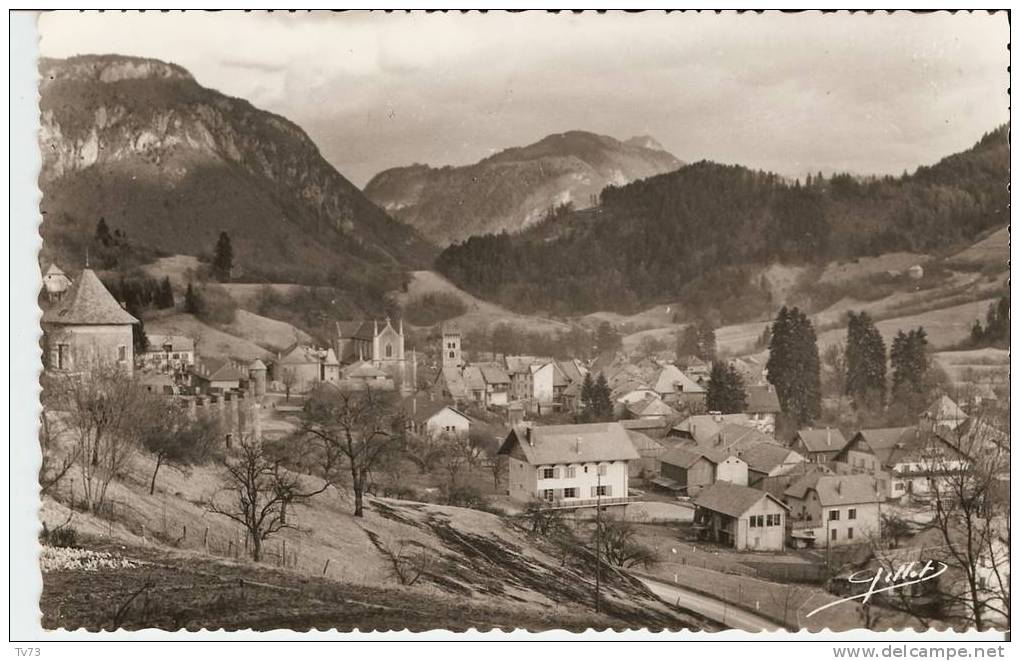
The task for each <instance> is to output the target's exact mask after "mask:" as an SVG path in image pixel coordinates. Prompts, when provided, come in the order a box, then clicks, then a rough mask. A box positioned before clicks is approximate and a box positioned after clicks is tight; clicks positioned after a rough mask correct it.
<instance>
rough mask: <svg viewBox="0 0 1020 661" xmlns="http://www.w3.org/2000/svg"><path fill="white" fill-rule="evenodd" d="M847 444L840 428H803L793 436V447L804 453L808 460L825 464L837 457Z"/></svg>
mask: <svg viewBox="0 0 1020 661" xmlns="http://www.w3.org/2000/svg"><path fill="white" fill-rule="evenodd" d="M844 446H846V438H844V437H843V432H841V431H840V430H839V429H832V428H830V427H826V428H825V429H801V430H800V431H798V432H797V434H796V436H794V437H793V443H792V444H791V447H793V449H794V450H796V451H797V452H799V453H800V454H802V455H804V457H806V458H807V460H808V461H810V462H813V463H816V464H824V463H827V462H830V461H834V460H835V459H836V455H838V454H839V452H840V450H842V449H843V447H844Z"/></svg>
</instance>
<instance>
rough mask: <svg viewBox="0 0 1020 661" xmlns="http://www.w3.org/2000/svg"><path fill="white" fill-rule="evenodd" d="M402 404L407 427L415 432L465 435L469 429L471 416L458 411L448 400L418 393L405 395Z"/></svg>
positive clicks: (435, 434)
mask: <svg viewBox="0 0 1020 661" xmlns="http://www.w3.org/2000/svg"><path fill="white" fill-rule="evenodd" d="M402 404H403V409H404V414H405V416H406V419H407V427H408V429H409V430H410V431H413V432H415V433H417V434H427V435H429V436H442V435H444V434H448V435H452V436H460V437H466V436H467V435H468V434H469V433H470V431H471V418H469V417H468V416H467V415H465V414H464V413H461V412H460V411H458V410H457V409H456V408H455V407H454V405H453V402H450V401H448V400H442V399H433V398H431V397H430V396H429V395H427V394H425V393H420V394H418V395H413V396H410V397H405V398H404V400H403V402H402Z"/></svg>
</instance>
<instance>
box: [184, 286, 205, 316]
mask: <svg viewBox="0 0 1020 661" xmlns="http://www.w3.org/2000/svg"><path fill="white" fill-rule="evenodd" d="M184 311H185V312H187V313H188V314H194V315H198V314H202V296H201V294H199V292H198V290H197V289H195V287H194V285H192V284H191V283H190V282H189V283H188V289H187V291H185V292H184Z"/></svg>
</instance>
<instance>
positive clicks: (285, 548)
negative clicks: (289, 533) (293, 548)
mask: <svg viewBox="0 0 1020 661" xmlns="http://www.w3.org/2000/svg"><path fill="white" fill-rule="evenodd" d="M282 559H283V566H284V567H286V566H287V540H286V539H285V540H283V556H282Z"/></svg>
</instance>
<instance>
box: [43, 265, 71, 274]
mask: <svg viewBox="0 0 1020 661" xmlns="http://www.w3.org/2000/svg"><path fill="white" fill-rule="evenodd" d="M43 275H63V276H66V275H67V274H66V273H64V271H63V270H61V268H60V267H59V266H57V264H56V262H54V263H53V264H50V265H49V266H48V267H47V268H46V272H45V273H43Z"/></svg>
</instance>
